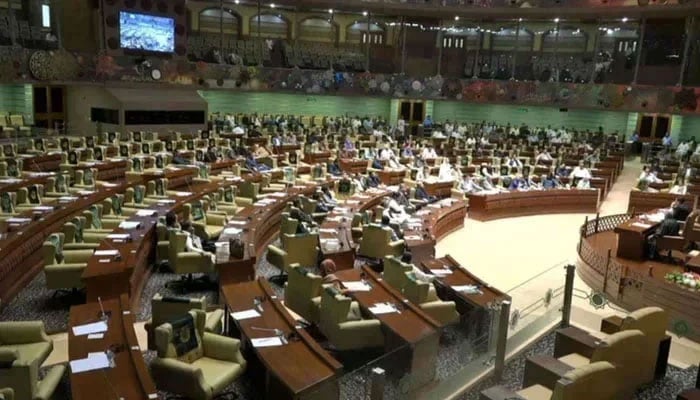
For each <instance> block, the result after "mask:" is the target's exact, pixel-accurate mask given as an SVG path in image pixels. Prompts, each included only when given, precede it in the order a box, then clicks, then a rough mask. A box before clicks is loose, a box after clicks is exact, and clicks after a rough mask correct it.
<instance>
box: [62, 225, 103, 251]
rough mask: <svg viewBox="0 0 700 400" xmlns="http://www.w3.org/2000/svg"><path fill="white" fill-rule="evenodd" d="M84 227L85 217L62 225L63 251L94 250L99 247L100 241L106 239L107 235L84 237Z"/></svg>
mask: <svg viewBox="0 0 700 400" xmlns="http://www.w3.org/2000/svg"><path fill="white" fill-rule="evenodd" d="M84 225H85V217H75V218H73V219H72V220H71V222H66V223H65V224H63V231H62V233H63V249H64V250H85V249H96V248H98V247H99V246H100V241H102V239H104V238H106V237H107V234H99V235H98V234H90V235H88V236H87V237H85V236H84V233H83V226H84Z"/></svg>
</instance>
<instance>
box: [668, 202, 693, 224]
mask: <svg viewBox="0 0 700 400" xmlns="http://www.w3.org/2000/svg"><path fill="white" fill-rule="evenodd" d="M671 210H673V218H675V219H676V220H677V221H685V220H686V219H687V218H688V215H690V212H691V211H692V210H691V206H690V205H689V204H688V203H687V202H686V201H685V199H684V198H683V197H678V198H676V200H675V201H674V202H673V203H671Z"/></svg>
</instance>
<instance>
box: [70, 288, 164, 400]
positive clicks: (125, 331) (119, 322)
mask: <svg viewBox="0 0 700 400" xmlns="http://www.w3.org/2000/svg"><path fill="white" fill-rule="evenodd" d="M102 305H103V306H104V311H105V313H106V314H108V320H107V324H108V326H109V328H108V330H107V332H105V333H104V337H102V338H101V339H88V336H87V335H85V336H75V335H74V334H73V331H72V329H69V331H68V343H69V346H68V357H69V359H70V360H78V359H83V358H86V357H87V356H88V354H89V353H91V352H104V351H107V350H110V351H111V352H112V353H114V367H113V368H107V369H100V370H95V371H89V372H82V373H78V374H73V373H71V375H70V382H71V392H72V393H71V396H72V398H73V399H74V400H93V399H96V398H100V399H104V400H119V399H144V400H146V399H148V400H151V399H159V396H158V391H157V390H156V387H155V384H154V383H153V380H152V379H151V376H150V373H149V371H148V366H147V365H146V362H145V360H144V359H143V355H142V353H141V348H140V347H139V342H138V340H137V338H136V333H135V332H134V322H136V320H135V318H134V314H133V313H132V312H131V310H130V301H129V298H128V296H127V295H122V296H120V297H119V298H114V299H110V300H105V301H103V302H102ZM101 312H102V310H101V309H100V305H99V303H87V304H84V305H80V306H74V307H71V309H70V317H69V323H70V326H78V325H82V324H87V323H92V322H97V321H99V320H100V317H101Z"/></svg>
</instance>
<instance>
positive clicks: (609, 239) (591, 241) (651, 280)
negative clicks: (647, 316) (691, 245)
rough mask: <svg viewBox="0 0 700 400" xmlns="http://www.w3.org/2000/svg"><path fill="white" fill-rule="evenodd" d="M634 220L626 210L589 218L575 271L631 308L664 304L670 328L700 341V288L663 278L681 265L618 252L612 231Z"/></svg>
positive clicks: (594, 287) (589, 282)
mask: <svg viewBox="0 0 700 400" xmlns="http://www.w3.org/2000/svg"><path fill="white" fill-rule="evenodd" d="M634 220H635V219H630V218H629V215H626V214H622V215H608V216H605V217H600V218H598V219H592V220H588V221H587V223H586V225H584V226H583V227H582V229H581V232H582V235H581V239H580V243H579V246H578V259H577V262H576V272H577V273H578V275H579V276H580V277H581V279H582V280H583V281H584V282H585V283H586V284H587V285H588V286H589V287H591V288H592V289H593V290H595V291H599V292H601V293H605V294H606V295H607V298H608V300H609V301H611V302H613V303H615V304H617V305H619V306H621V307H623V308H624V309H626V310H628V311H634V310H637V309H639V308H642V307H648V306H658V307H661V308H663V309H664V310H666V312H667V313H668V315H669V325H668V328H667V329H668V330H669V331H671V332H674V333H676V334H678V335H679V336H684V337H687V338H689V339H691V340H693V341H699V340H700V313H698V312H697V304H699V303H700V292H698V291H697V290H689V289H686V288H684V287H681V286H679V285H676V284H673V283H670V282H667V281H666V280H665V279H664V275H665V273H666V272H670V271H672V270H673V271H678V269H679V268H678V266H674V265H669V264H664V263H660V262H654V261H650V260H644V261H643V262H639V261H635V260H628V259H625V258H621V257H617V256H615V254H616V252H615V251H614V248H615V244H616V242H615V235H614V233H613V231H614V230H618V229H620V228H622V227H624V226H629V222H630V221H634ZM639 229H640V230H642V229H645V228H644V227H640V228H639ZM640 232H641V231H640ZM641 233H642V234H643V232H641ZM611 250H613V251H611Z"/></svg>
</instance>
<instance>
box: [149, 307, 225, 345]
mask: <svg viewBox="0 0 700 400" xmlns="http://www.w3.org/2000/svg"><path fill="white" fill-rule="evenodd" d="M190 310H202V311H204V312H206V311H207V298H206V297H205V296H202V297H196V298H193V297H172V296H165V297H164V296H162V295H160V294H158V293H156V294H155V295H154V296H153V298H152V299H151V319H150V320H149V321H147V322H146V324H145V325H144V328H145V329H146V332H147V333H148V349H149V350H155V349H156V344H155V340H154V336H153V333H154V329H155V328H156V327H158V326H160V325H162V324H164V323H166V322H168V321H171V320H173V319H177V318H179V317H183V316H184V315H185V314H187V313H188V312H189V311H190ZM223 317H224V310H222V309H216V310H212V311H210V312H207V315H206V319H205V322H204V331H205V332H210V333H215V334H217V335H219V334H221V332H222V331H223V327H224V326H223Z"/></svg>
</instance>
